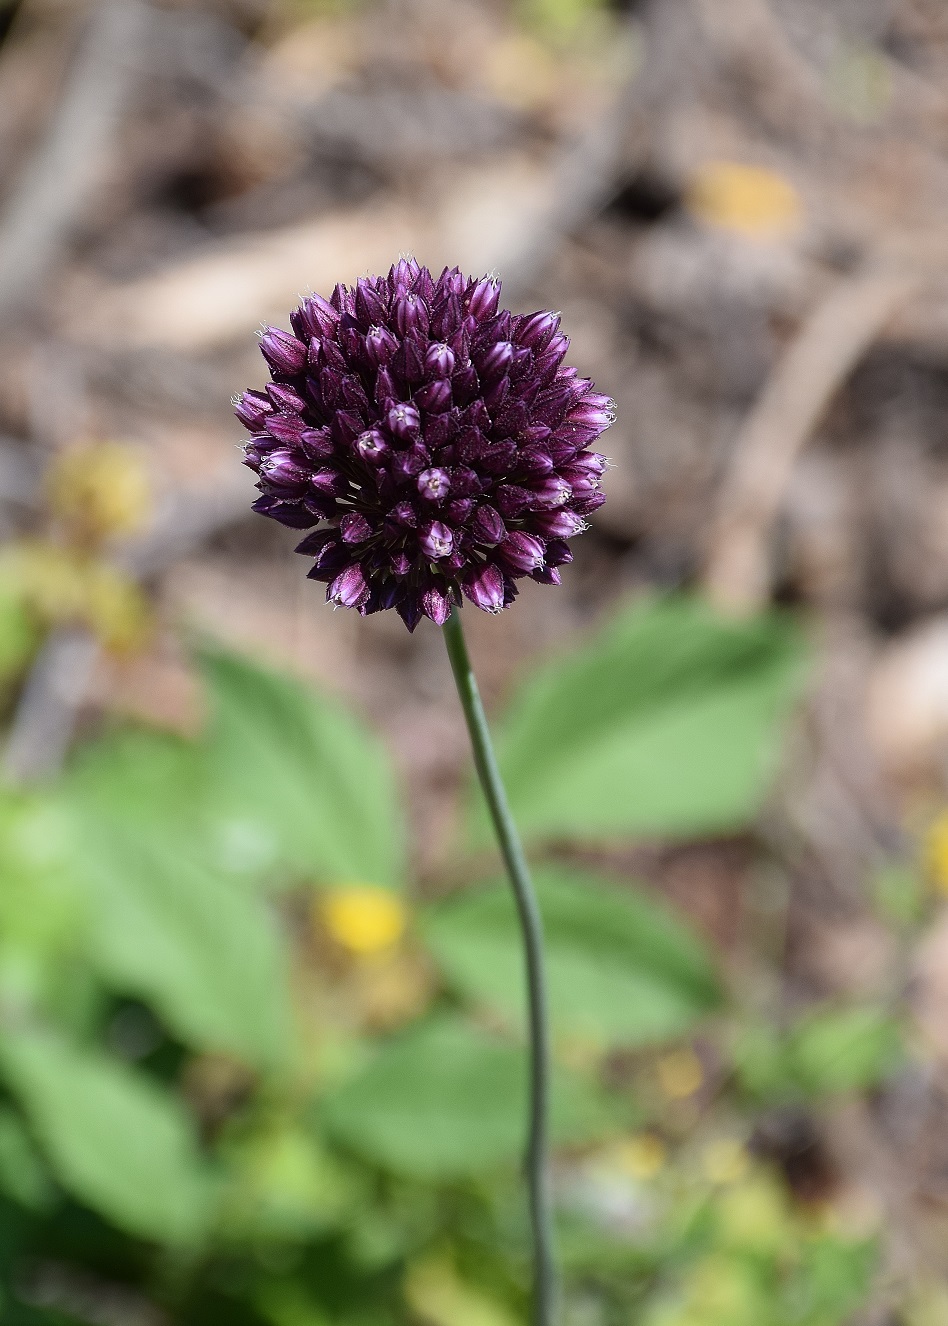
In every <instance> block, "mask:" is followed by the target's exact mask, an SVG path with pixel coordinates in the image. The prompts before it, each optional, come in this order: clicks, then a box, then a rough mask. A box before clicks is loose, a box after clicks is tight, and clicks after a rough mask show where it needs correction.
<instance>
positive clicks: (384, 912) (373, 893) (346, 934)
mask: <svg viewBox="0 0 948 1326" xmlns="http://www.w3.org/2000/svg"><path fill="white" fill-rule="evenodd" d="M318 908H319V915H320V918H321V920H322V923H323V925H324V926H325V927H326V930H327V932H328V933H329V935H331V937H332V938H333V939H334V940H335V941H336V943H337V944H339V945H341V947H342V948H346V949H348V950H349V951H350V953H359V954H371V953H380V952H382V951H383V950H385V949H387V948H391V947H392V946H393V945H394V944H397V943H398V941H399V940H400V939H401V937H402V935H403V934H404V933H405V926H406V924H407V921H408V916H407V913H406V910H405V907H404V904H403V903H402V902H401V900H400V899H399V898H397V897H396V895H395V894H394V893H392V892H390V890H388V889H380V888H376V887H375V886H374V885H371V884H355V885H346V886H344V887H342V888H337V889H333V890H332V891H331V892H329V893H327V894H326V895H325V896H324V897H322V898H321V899H320V900H319V903H318Z"/></svg>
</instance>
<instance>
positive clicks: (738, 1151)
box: [701, 1137, 748, 1183]
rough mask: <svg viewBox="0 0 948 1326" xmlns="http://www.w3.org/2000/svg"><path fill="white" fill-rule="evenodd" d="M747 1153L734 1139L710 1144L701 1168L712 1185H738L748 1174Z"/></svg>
mask: <svg viewBox="0 0 948 1326" xmlns="http://www.w3.org/2000/svg"><path fill="white" fill-rule="evenodd" d="M747 1163H748V1162H747V1152H746V1150H745V1149H744V1147H743V1146H742V1145H741V1143H740V1142H737V1141H735V1140H734V1139H733V1138H729V1137H720V1138H718V1139H717V1141H715V1142H710V1143H709V1144H708V1145H707V1146H706V1147H705V1150H704V1155H703V1156H702V1157H701V1167H702V1169H703V1170H704V1172H705V1176H706V1177H707V1178H708V1179H709V1180H710V1181H711V1182H712V1183H737V1181H738V1180H739V1179H742V1178H743V1177H744V1175H745V1174H746V1173H747Z"/></svg>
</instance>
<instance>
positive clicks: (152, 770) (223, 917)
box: [61, 732, 291, 1066]
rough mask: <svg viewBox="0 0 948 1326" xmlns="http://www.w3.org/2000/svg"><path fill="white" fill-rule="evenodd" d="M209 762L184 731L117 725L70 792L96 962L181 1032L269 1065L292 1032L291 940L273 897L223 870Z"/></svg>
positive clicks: (70, 783) (75, 859)
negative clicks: (208, 820)
mask: <svg viewBox="0 0 948 1326" xmlns="http://www.w3.org/2000/svg"><path fill="white" fill-rule="evenodd" d="M204 793H205V784H204V780H203V771H202V768H201V765H200V763H199V762H198V760H197V759H196V756H195V752H194V749H193V748H191V747H189V746H188V744H187V743H184V742H181V741H179V740H177V739H175V738H170V737H165V736H162V735H160V734H157V733H145V732H120V733H116V734H114V735H112V736H111V737H109V738H106V739H105V740H103V741H101V742H99V743H97V744H96V746H95V747H93V748H92V749H91V750H90V751H89V752H87V753H86V754H85V755H84V757H83V758H82V759H81V760H80V761H79V762H78V764H77V766H76V768H75V769H74V770H73V771H72V772H71V774H70V776H69V778H67V780H66V782H65V784H64V786H63V789H62V793H61V805H62V806H63V807H64V808H65V810H66V811H67V813H68V814H69V815H70V816H71V824H72V831H73V837H74V846H73V851H72V862H71V867H70V869H71V873H72V875H73V877H74V878H75V880H76V881H77V882H78V884H79V885H80V887H81V888H82V890H83V893H84V896H85V898H86V901H87V904H88V909H89V924H88V933H87V937H86V943H87V948H88V951H89V954H90V958H91V961H92V964H93V966H94V967H95V969H96V970H97V971H98V972H99V974H100V975H101V976H102V977H103V979H104V980H105V981H106V982H108V983H109V984H110V985H112V986H113V987H115V988H118V989H120V990H122V991H123V992H128V993H131V994H134V995H137V996H139V997H140V998H142V999H145V1000H146V1001H148V1002H149V1003H151V1004H152V1006H153V1007H154V1008H155V1009H156V1011H157V1012H158V1013H159V1014H160V1015H161V1017H162V1018H163V1019H164V1020H165V1021H166V1022H167V1024H168V1025H169V1026H170V1027H172V1028H173V1029H174V1030H175V1031H176V1032H177V1033H178V1034H179V1035H180V1036H181V1037H182V1038H183V1039H184V1040H185V1041H187V1042H188V1043H190V1044H194V1045H197V1046H199V1047H200V1048H202V1049H209V1050H220V1051H227V1052H229V1053H231V1054H234V1055H236V1056H237V1057H239V1058H241V1059H244V1060H246V1061H248V1062H250V1063H254V1064H259V1065H262V1066H268V1065H273V1064H274V1063H276V1062H279V1061H280V1060H281V1059H282V1058H283V1057H284V1056H285V1054H286V1052H287V1050H288V1046H289V1041H290V1037H291V1016H290V1000H289V993H288V987H287V975H286V960H285V957H284V953H283V945H282V940H281V937H280V934H279V931H278V928H277V925H276V921H275V917H274V916H273V915H271V912H270V910H269V907H268V905H267V903H266V900H265V899H264V898H262V897H261V896H259V895H258V893H257V892H255V891H254V890H252V889H248V888H247V887H246V886H245V884H244V882H243V881H241V880H239V879H238V878H235V877H234V875H233V874H228V873H226V872H224V871H223V870H221V869H220V868H215V867H214V864H213V861H214V852H213V850H212V849H211V847H210V846H209V845H208V838H207V833H206V830H205V827H204V823H203V822H202V820H203V816H204V805H205V801H206V798H205V795H204Z"/></svg>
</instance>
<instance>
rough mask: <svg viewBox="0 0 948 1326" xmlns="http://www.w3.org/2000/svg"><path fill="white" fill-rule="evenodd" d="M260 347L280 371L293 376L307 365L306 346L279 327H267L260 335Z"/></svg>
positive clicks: (269, 361)
mask: <svg viewBox="0 0 948 1326" xmlns="http://www.w3.org/2000/svg"><path fill="white" fill-rule="evenodd" d="M260 349H261V350H262V351H263V354H264V357H265V358H266V360H267V362H268V363H270V364H272V365H273V367H274V368H275V369H276V371H277V372H278V373H285V374H286V376H287V377H293V376H295V375H296V374H297V373H301V372H302V371H303V368H304V367H305V365H306V346H305V345H304V344H303V342H302V341H298V340H297V339H296V337H295V336H291V335H290V333H289V332H285V331H281V330H280V328H279V327H266V328H265V329H264V331H263V334H262V335H261V337H260Z"/></svg>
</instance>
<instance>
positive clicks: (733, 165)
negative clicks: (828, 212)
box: [685, 161, 803, 238]
mask: <svg viewBox="0 0 948 1326" xmlns="http://www.w3.org/2000/svg"><path fill="white" fill-rule="evenodd" d="M685 202H686V204H687V207H688V210H689V211H690V212H691V214H692V216H695V217H697V218H698V220H699V221H705V222H707V223H708V224H710V225H714V226H722V227H724V228H725V229H727V230H736V231H738V232H740V233H741V234H744V235H750V236H752V237H756V238H759V237H764V236H767V235H776V234H782V233H785V232H786V231H788V230H793V229H794V228H795V227H796V226H797V225H798V224H799V222H800V219H801V216H802V212H803V208H802V205H801V202H800V196H799V194H798V193H797V191H796V189H795V188H794V187H793V185H792V184H791V183H790V181H789V180H786V179H784V177H783V176H782V175H778V174H777V173H776V172H775V171H772V170H766V169H764V168H763V167H761V166H744V165H741V164H740V163H739V162H737V161H708V162H706V163H705V165H703V166H702V167H701V168H700V169H699V170H698V172H697V174H696V175H695V177H694V178H693V179H692V181H691V184H690V187H689V188H688V190H687V193H686V197H685Z"/></svg>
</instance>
